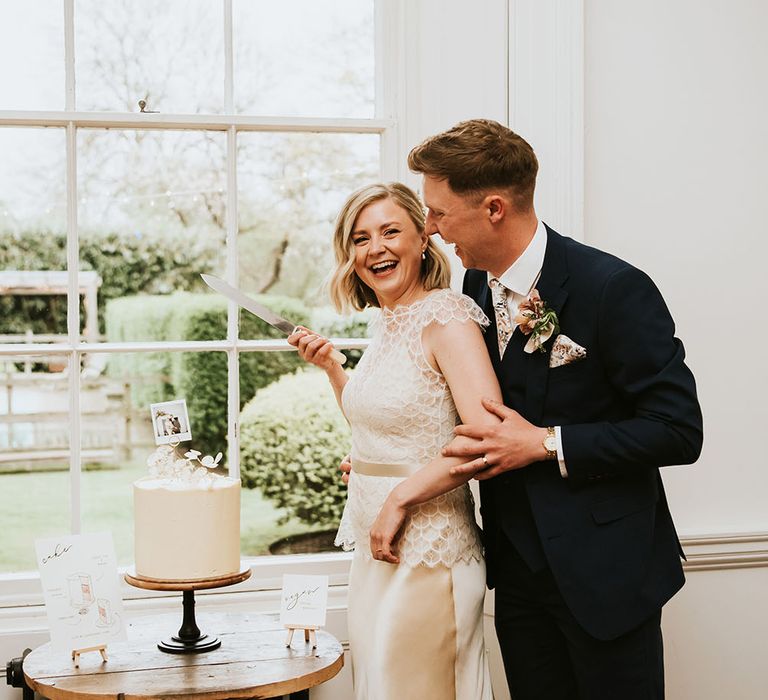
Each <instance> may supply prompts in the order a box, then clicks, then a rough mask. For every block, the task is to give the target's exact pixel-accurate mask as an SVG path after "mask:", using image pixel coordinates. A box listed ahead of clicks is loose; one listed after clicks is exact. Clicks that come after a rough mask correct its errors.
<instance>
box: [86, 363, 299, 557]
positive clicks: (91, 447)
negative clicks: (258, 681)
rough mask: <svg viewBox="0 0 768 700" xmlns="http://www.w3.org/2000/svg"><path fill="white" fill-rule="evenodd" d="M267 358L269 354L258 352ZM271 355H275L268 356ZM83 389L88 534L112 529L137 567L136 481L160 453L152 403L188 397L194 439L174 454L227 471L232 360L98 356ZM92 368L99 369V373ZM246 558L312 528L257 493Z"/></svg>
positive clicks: (245, 498) (249, 510) (246, 497)
mask: <svg viewBox="0 0 768 700" xmlns="http://www.w3.org/2000/svg"><path fill="white" fill-rule="evenodd" d="M260 354H261V355H264V354H266V353H260ZM269 354H274V353H269ZM85 364H86V366H88V367H91V368H94V372H92V373H91V374H90V378H89V379H88V380H87V381H85V380H84V382H83V392H84V397H83V400H82V403H81V406H82V413H81V420H82V423H81V443H82V450H83V462H84V464H85V468H86V471H85V472H84V474H83V477H82V508H83V515H82V522H83V531H85V532H96V531H103V530H111V531H112V532H113V534H114V538H115V547H116V550H117V556H118V560H119V563H120V564H121V565H127V564H130V563H131V562H132V561H133V503H132V484H133V482H134V481H135V480H136V479H138V478H140V477H142V476H145V475H146V474H148V466H147V457H148V456H149V455H150V454H151V453H152V452H154V451H155V449H156V445H155V442H154V431H153V426H152V421H151V416H150V404H152V403H159V402H163V401H171V400H176V399H181V398H184V399H186V403H187V411H188V417H189V422H190V428H191V433H192V440H191V441H189V442H183V443H181V444H180V446H179V447H178V448H177V454H178V455H179V457H180V458H181V457H182V456H183V455H184V453H185V452H186V451H187V450H189V449H196V450H198V451H200V452H201V453H202V455H209V454H210V455H212V456H215V455H216V453H217V452H219V451H221V452H223V453H224V456H223V458H222V460H221V462H220V463H219V465H220V467H223V468H226V465H227V454H226V453H227V438H226V436H227V358H226V355H225V354H224V353H221V352H200V353H193V352H177V353H168V352H158V353H94V354H92V355H90V356H89V357H88V359H87V360H86V361H85ZM95 368H100V370H99V372H98V374H96V373H95ZM241 513H242V518H241V520H242V526H241V534H242V553H243V556H247V555H258V554H266V553H268V551H269V544H270V543H272V542H274V541H276V540H279V539H280V538H281V537H284V536H286V535H288V534H291V533H294V532H300V531H304V530H306V529H309V528H308V526H307V525H306V524H303V523H300V522H297V521H296V520H291V521H289V522H287V523H285V524H280V522H279V521H281V519H282V518H283V517H284V516H285V511H284V510H283V509H280V508H279V507H277V506H276V505H275V504H273V503H272V502H271V501H269V500H268V499H266V498H264V497H263V496H262V495H261V493H260V492H259V491H258V490H253V489H247V488H244V489H243V492H242V499H241Z"/></svg>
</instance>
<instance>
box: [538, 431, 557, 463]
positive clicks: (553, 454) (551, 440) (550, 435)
mask: <svg viewBox="0 0 768 700" xmlns="http://www.w3.org/2000/svg"><path fill="white" fill-rule="evenodd" d="M541 444H542V445H543V446H544V449H545V450H546V451H547V459H557V436H556V435H555V429H554V428H552V427H550V428H547V436H546V437H545V438H544V439H543V440H542V442H541Z"/></svg>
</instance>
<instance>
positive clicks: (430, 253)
mask: <svg viewBox="0 0 768 700" xmlns="http://www.w3.org/2000/svg"><path fill="white" fill-rule="evenodd" d="M381 199H391V200H392V201H393V202H394V203H395V204H397V205H398V206H399V207H402V208H403V209H405V211H406V212H408V216H409V217H410V218H411V221H413V223H414V224H415V225H416V229H417V230H418V231H419V233H421V232H422V231H424V226H425V224H426V218H425V216H424V209H423V207H422V205H421V202H420V201H419V197H418V195H417V194H416V193H415V192H414V191H413V190H412V189H411V188H410V187H406V186H405V185H403V184H402V183H399V182H391V183H387V184H383V183H377V184H375V185H367V186H365V187H362V188H360V189H359V190H357V191H356V192H353V193H352V194H351V195H350V196H349V198H348V199H347V201H346V202H345V203H344V206H343V207H342V208H341V211H340V212H339V216H338V218H337V220H336V228H335V230H334V232H333V251H334V253H335V255H336V269H335V270H334V271H333V273H332V275H331V279H330V283H329V285H328V286H329V292H330V296H331V301H332V302H333V305H334V306H335V307H336V310H337V311H339V312H341V313H344V312H347V311H349V310H350V309H352V310H355V311H362V310H363V309H364V308H366V307H367V306H376V307H378V306H379V301H378V299H377V298H376V294H374V292H373V290H372V289H371V288H370V287H369V286H368V285H367V284H365V283H364V282H363V281H362V280H361V279H360V278H359V277H358V276H357V273H356V272H355V246H354V242H353V241H352V231H353V230H354V227H355V221H357V217H358V216H359V215H360V212H361V211H363V209H365V208H366V207H367V206H368V205H369V204H372V203H373V202H377V201H379V200H381ZM421 280H422V283H423V284H424V289H426V290H427V291H429V290H430V289H445V288H446V287H447V286H448V285H449V284H450V281H451V270H450V264H449V263H448V258H447V257H446V256H445V253H443V251H441V250H440V249H439V248H438V247H437V244H436V243H435V242H434V241H433V240H432V238H431V237H427V247H426V250H425V251H424V259H423V260H422V261H421Z"/></svg>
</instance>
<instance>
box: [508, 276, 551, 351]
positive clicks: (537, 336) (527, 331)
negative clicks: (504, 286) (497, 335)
mask: <svg viewBox="0 0 768 700" xmlns="http://www.w3.org/2000/svg"><path fill="white" fill-rule="evenodd" d="M515 323H516V324H517V325H518V326H519V327H520V330H521V331H522V332H523V334H524V335H530V336H531V337H530V338H529V339H528V342H527V343H526V344H525V348H524V349H525V352H533V351H534V350H538V351H539V352H546V349H545V348H544V343H546V342H547V341H548V340H549V339H550V338H551V337H552V336H553V335H557V333H558V332H559V330H560V321H559V320H558V318H557V314H556V313H555V312H554V310H553V309H552V308H551V307H549V306H548V305H547V303H546V302H545V301H542V299H541V297H540V296H539V290H538V289H533V290H531V293H530V294H529V295H528V298H527V299H525V300H524V301H522V302H521V303H520V307H519V308H518V310H517V315H516V316H515Z"/></svg>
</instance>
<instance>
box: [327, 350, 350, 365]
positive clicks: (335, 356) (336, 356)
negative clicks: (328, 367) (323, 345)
mask: <svg viewBox="0 0 768 700" xmlns="http://www.w3.org/2000/svg"><path fill="white" fill-rule="evenodd" d="M331 359H332V360H333V361H334V362H338V363H339V364H340V365H343V364H344V363H345V362H346V361H347V356H346V355H344V354H342V353H340V352H339V351H338V350H336V349H335V348H334V349H333V351H332V352H331Z"/></svg>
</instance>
